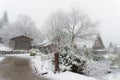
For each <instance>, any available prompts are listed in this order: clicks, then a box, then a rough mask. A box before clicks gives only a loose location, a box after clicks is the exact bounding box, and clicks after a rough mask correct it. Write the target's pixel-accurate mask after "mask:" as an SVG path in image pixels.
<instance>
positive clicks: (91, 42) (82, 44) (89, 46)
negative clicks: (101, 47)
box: [76, 36, 96, 48]
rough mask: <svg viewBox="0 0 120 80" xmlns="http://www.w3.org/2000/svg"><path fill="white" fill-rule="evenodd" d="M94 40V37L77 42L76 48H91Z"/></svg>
mask: <svg viewBox="0 0 120 80" xmlns="http://www.w3.org/2000/svg"><path fill="white" fill-rule="evenodd" d="M95 40H96V36H92V39H91V40H77V42H76V44H77V46H78V47H84V45H86V47H87V48H92V46H93V44H94V42H95Z"/></svg>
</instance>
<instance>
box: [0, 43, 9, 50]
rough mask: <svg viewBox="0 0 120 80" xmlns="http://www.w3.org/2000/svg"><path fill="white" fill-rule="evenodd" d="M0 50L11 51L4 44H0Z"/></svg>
mask: <svg viewBox="0 0 120 80" xmlns="http://www.w3.org/2000/svg"><path fill="white" fill-rule="evenodd" d="M0 51H11V49H10V48H9V47H7V46H5V45H4V44H0Z"/></svg>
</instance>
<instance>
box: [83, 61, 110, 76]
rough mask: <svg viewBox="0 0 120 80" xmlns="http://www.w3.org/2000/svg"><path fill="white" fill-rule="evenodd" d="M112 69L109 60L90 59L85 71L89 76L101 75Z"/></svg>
mask: <svg viewBox="0 0 120 80" xmlns="http://www.w3.org/2000/svg"><path fill="white" fill-rule="evenodd" d="M110 71H111V70H110V63H109V62H108V61H93V60H89V61H87V63H86V68H85V70H84V73H85V74H86V75H89V76H95V77H100V76H102V75H104V74H107V73H109V72H110Z"/></svg>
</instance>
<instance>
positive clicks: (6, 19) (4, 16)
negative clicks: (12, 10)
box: [3, 11, 9, 24]
mask: <svg viewBox="0 0 120 80" xmlns="http://www.w3.org/2000/svg"><path fill="white" fill-rule="evenodd" d="M3 21H4V24H8V23H9V20H8V12H7V11H5V12H4V14H3Z"/></svg>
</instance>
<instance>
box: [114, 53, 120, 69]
mask: <svg viewBox="0 0 120 80" xmlns="http://www.w3.org/2000/svg"><path fill="white" fill-rule="evenodd" d="M112 65H114V66H119V67H120V54H117V55H116V57H114V59H113V60H112Z"/></svg>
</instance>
